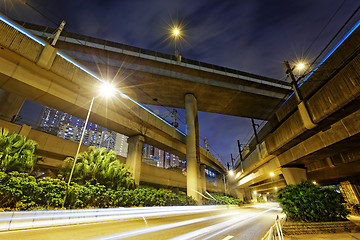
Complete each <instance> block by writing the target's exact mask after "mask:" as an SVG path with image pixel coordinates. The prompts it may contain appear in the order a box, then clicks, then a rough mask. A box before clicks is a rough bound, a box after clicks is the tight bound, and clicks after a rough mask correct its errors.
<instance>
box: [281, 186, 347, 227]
mask: <svg viewBox="0 0 360 240" xmlns="http://www.w3.org/2000/svg"><path fill="white" fill-rule="evenodd" d="M277 198H278V201H279V202H280V204H281V206H282V209H283V211H284V212H285V213H286V215H287V216H288V217H289V218H290V219H292V220H295V221H304V222H327V221H338V220H343V219H346V216H347V214H348V211H347V210H346V206H345V202H344V199H343V197H342V196H341V194H340V193H338V192H336V189H334V188H320V187H319V186H316V185H314V184H312V183H310V182H307V181H303V182H302V183H300V184H297V185H288V186H286V187H285V188H283V189H281V190H280V191H279V192H278V194H277Z"/></svg>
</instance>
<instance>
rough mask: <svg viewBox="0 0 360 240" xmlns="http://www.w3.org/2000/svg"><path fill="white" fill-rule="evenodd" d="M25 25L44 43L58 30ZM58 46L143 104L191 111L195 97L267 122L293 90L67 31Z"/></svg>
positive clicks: (205, 106) (210, 107)
mask: <svg viewBox="0 0 360 240" xmlns="http://www.w3.org/2000/svg"><path fill="white" fill-rule="evenodd" d="M21 24H22V25H23V26H24V27H25V28H27V29H29V30H30V31H32V32H34V34H37V35H39V36H41V37H44V38H47V37H49V36H50V34H52V33H53V32H54V30H55V29H51V28H48V27H43V26H38V25H34V24H29V23H21ZM56 47H57V48H59V49H61V50H62V51H63V52H64V53H66V54H67V55H69V56H71V57H72V58H73V59H75V60H77V61H79V62H81V63H82V64H83V65H84V66H86V67H88V68H90V69H91V70H92V71H94V73H97V74H98V75H99V76H103V78H106V79H112V80H113V82H115V83H116V84H117V86H118V87H119V88H120V89H121V90H122V91H123V92H124V93H125V94H127V95H128V96H130V97H132V98H133V99H135V100H136V101H138V102H140V103H143V104H153V105H162V106H168V107H176V108H185V101H184V97H185V95H186V94H187V93H191V94H193V95H194V96H195V97H196V99H197V108H198V110H199V111H204V112H213V113H220V114H227V115H232V116H240V117H250V118H255V119H267V118H268V117H269V116H271V115H272V114H273V112H274V110H275V109H276V108H277V107H279V106H280V104H282V103H283V101H284V96H285V95H287V94H289V93H290V90H291V87H290V84H289V83H287V82H283V81H279V80H276V79H272V78H268V77H263V76H259V75H255V74H250V73H246V72H241V71H237V70H233V69H228V68H224V67H220V66H214V65H211V64H207V63H202V62H197V61H193V60H190V59H186V58H182V61H181V62H178V61H176V58H174V56H171V55H167V54H163V53H158V52H154V51H150V50H146V49H141V48H136V47H132V46H128V45H124V44H120V43H115V42H110V41H106V40H102V39H97V38H92V37H89V36H84V35H80V34H75V33H70V32H65V31H64V32H63V33H62V35H61V37H60V38H59V41H58V43H57V45H56Z"/></svg>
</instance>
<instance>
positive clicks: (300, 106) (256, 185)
mask: <svg viewBox="0 0 360 240" xmlns="http://www.w3.org/2000/svg"><path fill="white" fill-rule="evenodd" d="M358 25H359V24H357V26H358ZM352 30H353V32H352V34H351V35H350V36H348V37H347V38H346V40H345V41H344V42H343V43H342V44H341V45H339V46H338V47H337V48H336V50H335V51H334V52H333V53H332V54H331V55H330V56H329V57H328V58H327V59H326V60H325V62H324V63H323V64H322V65H320V66H319V68H318V69H317V70H316V71H315V72H314V73H313V74H312V75H311V76H310V77H309V78H308V79H307V81H306V82H305V83H304V84H303V85H302V86H301V87H300V91H301V93H302V95H303V96H304V101H302V102H299V101H298V99H297V98H296V97H295V96H292V97H291V98H289V100H288V101H287V102H286V103H285V104H284V105H283V106H282V107H281V108H280V109H279V110H278V111H277V112H276V113H275V114H274V115H273V116H272V118H271V119H270V120H269V122H268V123H267V125H266V126H265V127H264V128H263V130H262V132H260V133H259V135H260V136H262V137H261V144H259V145H257V146H256V147H252V149H251V151H249V150H247V151H244V152H243V157H244V159H245V160H244V161H243V162H242V164H240V162H238V168H237V171H236V174H237V176H235V178H234V179H233V185H232V187H231V189H238V191H239V190H240V189H241V191H242V194H243V195H246V196H247V197H249V196H250V194H251V192H253V191H256V192H257V193H259V192H261V193H263V192H273V191H275V187H278V188H280V187H283V186H285V185H286V184H294V183H298V182H300V180H302V179H308V180H310V181H314V182H317V183H320V184H338V183H340V182H343V181H348V180H350V182H351V181H353V182H359V176H360V29H359V28H358V27H357V28H353V29H352ZM253 146H255V143H254V141H253ZM270 173H273V174H271V175H270ZM245 189H246V191H245Z"/></svg>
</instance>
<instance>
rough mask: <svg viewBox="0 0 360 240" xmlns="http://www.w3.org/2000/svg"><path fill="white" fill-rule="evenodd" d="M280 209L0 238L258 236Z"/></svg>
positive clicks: (222, 239) (255, 239) (253, 239)
mask: <svg viewBox="0 0 360 240" xmlns="http://www.w3.org/2000/svg"><path fill="white" fill-rule="evenodd" d="M280 212H281V209H280V208H278V206H277V205H276V204H259V205H254V206H248V207H241V208H233V207H232V208H228V209H222V210H214V211H210V212H203V213H189V214H187V213H183V214H180V215H179V214H177V215H172V216H171V215H170V216H169V215H167V216H156V217H148V218H147V217H143V218H137V219H132V220H112V221H106V222H100V223H88V224H78V225H68V226H57V227H46V228H36V229H27V230H12V231H6V232H0V239H1V240H7V239H11V240H23V239H24V240H27V239H29V240H32V239H34V240H35V239H36V240H41V239H44V240H45V239H46V240H51V239H54V240H55V239H56V240H61V239H64V240H70V239H76V240H77V239H92V240H100V239H101V240H105V239H135V240H136V239H141V240H142V239H154V240H161V239H172V240H186V239H191V240H196V239H201V240H205V239H216V240H218V239H219V240H229V239H233V240H235V239H244V240H259V239H261V238H262V237H263V236H264V235H265V234H266V232H267V231H268V230H269V228H270V226H271V225H273V224H274V219H275V216H276V215H277V214H280Z"/></svg>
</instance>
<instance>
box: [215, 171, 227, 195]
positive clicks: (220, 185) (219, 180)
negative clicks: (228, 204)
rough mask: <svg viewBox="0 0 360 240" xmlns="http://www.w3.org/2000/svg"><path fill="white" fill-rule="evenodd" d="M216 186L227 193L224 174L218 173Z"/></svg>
mask: <svg viewBox="0 0 360 240" xmlns="http://www.w3.org/2000/svg"><path fill="white" fill-rule="evenodd" d="M216 186H217V189H218V190H219V191H221V192H223V193H225V184H224V175H222V174H216Z"/></svg>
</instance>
